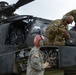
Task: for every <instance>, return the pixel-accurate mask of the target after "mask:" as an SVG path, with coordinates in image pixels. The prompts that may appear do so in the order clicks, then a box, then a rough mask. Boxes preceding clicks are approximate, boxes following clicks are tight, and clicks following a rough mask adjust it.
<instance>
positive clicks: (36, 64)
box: [31, 53, 46, 70]
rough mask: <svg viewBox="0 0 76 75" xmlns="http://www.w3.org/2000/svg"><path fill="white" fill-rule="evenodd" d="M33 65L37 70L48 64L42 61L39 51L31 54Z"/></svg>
mask: <svg viewBox="0 0 76 75" xmlns="http://www.w3.org/2000/svg"><path fill="white" fill-rule="evenodd" d="M31 66H32V68H34V69H35V70H43V69H44V68H46V65H45V64H44V63H41V60H40V57H39V54H38V53H33V54H32V56H31Z"/></svg>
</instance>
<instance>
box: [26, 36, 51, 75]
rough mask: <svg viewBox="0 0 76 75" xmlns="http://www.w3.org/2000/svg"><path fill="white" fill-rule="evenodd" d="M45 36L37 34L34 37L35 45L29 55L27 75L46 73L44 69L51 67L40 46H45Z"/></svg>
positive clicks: (42, 74)
mask: <svg viewBox="0 0 76 75" xmlns="http://www.w3.org/2000/svg"><path fill="white" fill-rule="evenodd" d="M43 40H44V37H43V36H42V35H37V36H36V37H35V38H34V45H35V46H34V47H33V48H32V49H31V51H30V53H29V57H28V64H27V71H26V75H44V69H45V68H49V67H50V66H49V63H48V62H45V63H44V60H43V58H44V57H43V53H42V51H40V48H41V47H42V46H43Z"/></svg>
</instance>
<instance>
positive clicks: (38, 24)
mask: <svg viewBox="0 0 76 75" xmlns="http://www.w3.org/2000/svg"><path fill="white" fill-rule="evenodd" d="M46 21H47V20H43V19H37V20H36V21H35V22H34V24H33V26H32V29H31V34H32V35H35V34H40V33H41V34H42V35H44V36H45V30H46V28H47V27H48V26H49V25H50V21H47V22H46Z"/></svg>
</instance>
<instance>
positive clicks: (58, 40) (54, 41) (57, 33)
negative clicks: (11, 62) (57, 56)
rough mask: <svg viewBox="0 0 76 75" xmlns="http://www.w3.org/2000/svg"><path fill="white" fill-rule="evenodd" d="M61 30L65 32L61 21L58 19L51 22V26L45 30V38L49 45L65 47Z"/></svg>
mask: <svg viewBox="0 0 76 75" xmlns="http://www.w3.org/2000/svg"><path fill="white" fill-rule="evenodd" d="M61 29H66V30H67V26H64V25H63V22H62V20H59V19H57V20H54V21H52V23H51V25H50V26H49V27H48V28H47V29H46V37H47V38H48V39H49V41H50V43H51V45H56V46H60V45H65V39H64V33H63V32H62V31H61Z"/></svg>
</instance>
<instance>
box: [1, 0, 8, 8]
mask: <svg viewBox="0 0 76 75" xmlns="http://www.w3.org/2000/svg"><path fill="white" fill-rule="evenodd" d="M8 5H9V4H8V3H7V2H5V1H0V8H3V7H6V6H8Z"/></svg>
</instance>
